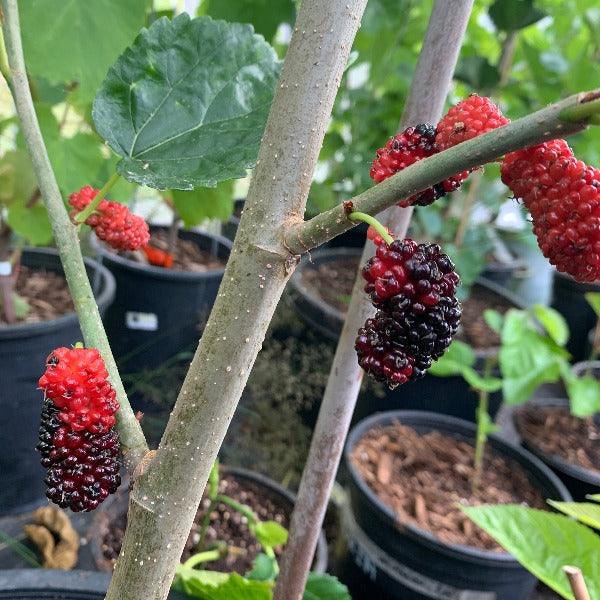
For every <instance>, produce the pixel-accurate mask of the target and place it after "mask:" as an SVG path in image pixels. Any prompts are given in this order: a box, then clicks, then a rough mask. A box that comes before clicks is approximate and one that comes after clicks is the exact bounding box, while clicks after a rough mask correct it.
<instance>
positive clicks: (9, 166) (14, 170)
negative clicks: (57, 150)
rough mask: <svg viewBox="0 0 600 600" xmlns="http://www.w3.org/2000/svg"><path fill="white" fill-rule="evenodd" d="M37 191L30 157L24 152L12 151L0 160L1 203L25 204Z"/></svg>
mask: <svg viewBox="0 0 600 600" xmlns="http://www.w3.org/2000/svg"><path fill="white" fill-rule="evenodd" d="M36 189H37V180H36V178H35V173H34V172H33V165H32V164H31V159H30V158H29V155H28V154H27V152H25V151H24V150H20V149H17V150H11V151H9V152H7V153H6V154H5V155H4V156H3V157H2V159H0V203H1V204H4V205H5V206H8V205H10V204H14V203H19V204H24V203H26V202H28V201H29V199H30V198H31V196H32V194H33V193H34V191H35V190H36Z"/></svg>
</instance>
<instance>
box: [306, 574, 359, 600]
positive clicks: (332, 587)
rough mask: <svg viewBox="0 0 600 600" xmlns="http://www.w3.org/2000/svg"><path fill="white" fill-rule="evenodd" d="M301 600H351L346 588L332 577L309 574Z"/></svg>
mask: <svg viewBox="0 0 600 600" xmlns="http://www.w3.org/2000/svg"><path fill="white" fill-rule="evenodd" d="M302 600H352V598H351V597H350V592H348V588H347V587H346V586H345V585H344V584H343V583H341V582H340V581H339V580H338V579H337V578H336V577H333V575H328V574H327V573H309V575H308V581H307V582H306V587H305V588H304V595H303V596H302Z"/></svg>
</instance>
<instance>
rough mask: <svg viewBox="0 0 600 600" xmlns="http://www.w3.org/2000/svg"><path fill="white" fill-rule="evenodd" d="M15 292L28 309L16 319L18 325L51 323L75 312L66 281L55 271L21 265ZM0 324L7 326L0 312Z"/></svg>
mask: <svg viewBox="0 0 600 600" xmlns="http://www.w3.org/2000/svg"><path fill="white" fill-rule="evenodd" d="M16 292H17V294H18V295H19V296H21V297H22V298H24V299H25V300H26V301H27V303H28V304H29V308H30V310H29V312H28V313H27V315H25V316H24V317H21V318H17V322H18V323H39V322H42V321H51V320H52V319H56V318H57V317H60V316H62V315H65V314H67V313H70V312H73V311H74V310H75V308H74V306H73V300H72V299H71V294H70V293H69V286H68V285H67V281H66V279H65V278H64V277H63V276H62V275H60V274H59V273H56V272H55V271H49V270H46V269H36V268H31V267H26V266H25V265H21V268H20V270H19V276H18V278H17V286H16ZM0 324H1V325H6V324H7V323H6V321H5V320H4V314H3V312H2V311H0Z"/></svg>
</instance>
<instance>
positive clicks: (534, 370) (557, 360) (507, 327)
mask: <svg viewBox="0 0 600 600" xmlns="http://www.w3.org/2000/svg"><path fill="white" fill-rule="evenodd" d="M501 338H502V345H501V347H500V352H499V362H500V370H501V372H502V378H503V386H502V391H503V395H504V400H505V401H506V402H507V403H508V404H519V403H521V402H524V401H525V400H527V399H528V398H529V397H530V396H531V394H533V392H534V391H535V390H536V389H537V388H538V387H539V386H540V385H541V384H542V383H552V382H555V381H557V380H558V378H559V376H560V373H561V370H560V369H561V364H563V363H564V358H565V355H567V356H568V354H566V352H565V351H564V350H563V349H562V348H560V347H559V346H557V345H556V344H555V343H554V342H553V341H552V340H550V339H548V338H545V337H544V336H543V335H540V333H539V332H538V331H536V329H535V327H534V325H533V324H532V323H531V321H530V316H529V315H528V314H527V312H526V311H521V310H515V309H511V310H509V311H508V313H506V315H505V316H504V324H503V326H502V336H501Z"/></svg>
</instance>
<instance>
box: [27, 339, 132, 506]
mask: <svg viewBox="0 0 600 600" xmlns="http://www.w3.org/2000/svg"><path fill="white" fill-rule="evenodd" d="M39 386H40V388H41V389H42V390H43V391H44V395H45V398H44V407H43V410H42V415H41V424H40V434H39V443H38V445H37V449H38V451H39V452H40V454H41V455H42V461H41V462H42V466H43V467H45V468H46V469H48V473H47V476H46V479H45V483H46V485H47V487H48V489H47V491H46V495H47V496H48V498H49V499H50V500H52V501H53V502H55V503H56V504H58V505H59V506H60V507H62V508H70V509H71V510H72V511H74V512H80V511H89V510H93V509H94V508H96V507H97V506H98V505H99V504H100V503H101V502H102V501H103V500H104V499H105V498H106V497H107V496H108V495H109V494H112V493H114V492H115V491H116V490H117V488H118V487H119V484H120V483H121V478H120V475H119V471H120V463H119V436H118V434H117V432H116V430H115V429H114V425H115V413H116V411H117V410H118V408H119V404H118V402H117V400H116V397H115V391H114V389H113V387H112V386H111V384H110V382H109V381H108V373H107V371H106V368H105V366H104V362H103V360H102V358H101V356H100V354H99V352H98V351H97V350H96V349H85V348H57V349H56V350H54V351H53V352H52V354H50V356H49V357H48V359H47V361H46V371H45V373H44V374H43V375H42V377H41V378H40V380H39Z"/></svg>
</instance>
